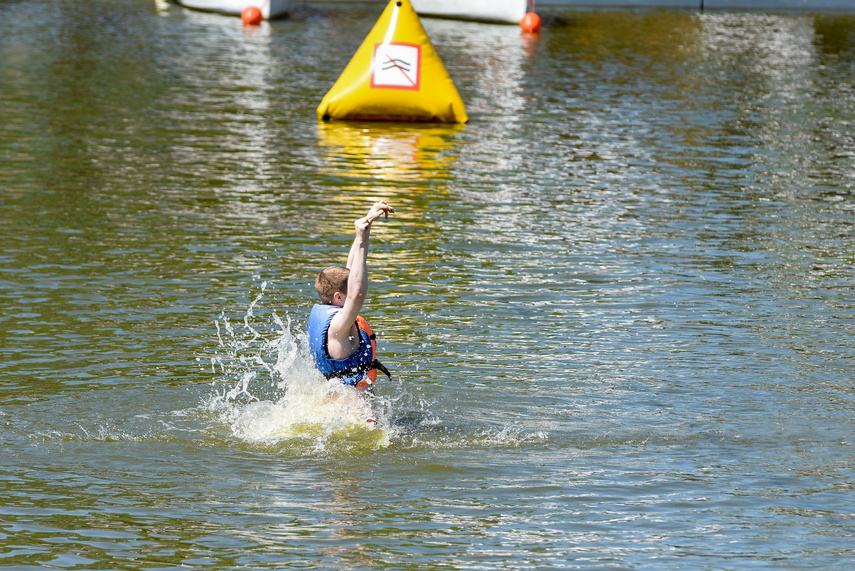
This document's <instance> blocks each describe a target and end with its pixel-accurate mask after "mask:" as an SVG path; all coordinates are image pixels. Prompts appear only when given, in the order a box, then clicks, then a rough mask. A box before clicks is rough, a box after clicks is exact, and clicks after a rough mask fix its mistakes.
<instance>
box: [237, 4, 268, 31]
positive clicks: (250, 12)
mask: <svg viewBox="0 0 855 571" xmlns="http://www.w3.org/2000/svg"><path fill="white" fill-rule="evenodd" d="M240 19H241V20H243V23H244V24H246V25H247V26H257V25H259V24H260V23H261V21H262V20H263V19H264V16H262V15H261V10H259V9H258V8H256V7H255V6H247V7H246V8H244V9H243V12H241V13H240Z"/></svg>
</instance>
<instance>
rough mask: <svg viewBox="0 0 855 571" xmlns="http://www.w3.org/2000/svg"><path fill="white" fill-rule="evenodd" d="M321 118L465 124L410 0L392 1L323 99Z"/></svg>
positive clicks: (451, 86)
mask: <svg viewBox="0 0 855 571" xmlns="http://www.w3.org/2000/svg"><path fill="white" fill-rule="evenodd" d="M318 117H319V118H321V119H323V120H329V119H346V120H352V121H427V122H434V123H465V122H466V121H468V120H469V118H468V117H467V116H466V109H465V108H464V106H463V101H462V100H461V99H460V95H459V94H458V93H457V88H456V87H454V82H453V81H452V80H451V77H450V76H449V75H448V72H447V71H446V70H445V66H444V65H442V60H440V59H439V55H437V53H436V50H434V48H433V44H431V42H430V38H428V36H427V33H426V32H425V30H424V28H423V27H422V23H421V20H419V16H418V14H416V11H415V10H413V7H412V5H411V4H410V0H392V1H391V2H389V5H388V6H386V9H385V10H384V11H383V14H381V16H380V19H379V20H377V23H376V24H375V25H374V28H372V30H371V32H370V33H369V34H368V37H366V38H365V41H363V42H362V45H361V46H360V47H359V49H358V50H356V53H355V54H354V55H353V58H352V59H351V60H350V63H349V64H347V67H345V68H344V71H343V72H342V74H341V76H340V77H339V78H338V81H336V82H335V84H334V85H333V86H332V89H330V90H329V92H328V93H327V94H326V95H325V96H324V98H323V100H321V104H320V105H319V106H318Z"/></svg>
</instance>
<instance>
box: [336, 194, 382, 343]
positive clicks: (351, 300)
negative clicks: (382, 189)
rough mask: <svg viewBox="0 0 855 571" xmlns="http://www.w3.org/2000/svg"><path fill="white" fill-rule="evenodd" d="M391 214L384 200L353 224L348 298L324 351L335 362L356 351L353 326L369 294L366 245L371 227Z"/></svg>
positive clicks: (349, 256) (348, 262) (338, 315)
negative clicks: (354, 234)
mask: <svg viewBox="0 0 855 571" xmlns="http://www.w3.org/2000/svg"><path fill="white" fill-rule="evenodd" d="M394 211H395V209H394V208H392V207H391V206H389V204H388V203H387V202H386V201H385V200H381V201H379V202H376V203H375V204H374V206H372V207H371V210H369V211H368V214H367V215H365V216H364V217H363V218H360V219H358V220H357V221H356V222H354V226H355V228H356V236H355V237H354V239H353V245H351V247H350V253H349V254H348V257H347V267H348V269H349V270H350V276H349V277H348V278H347V296H346V297H345V298H344V303H343V305H342V310H341V311H339V312H338V313H337V314H336V315H335V317H333V320H332V322H330V327H329V330H328V332H327V350H328V351H329V354H330V357H333V358H334V359H344V358H347V357H349V356H350V355H352V354H353V353H354V352H355V351H356V350H357V349H358V348H359V336H358V335H354V333H356V331H355V325H354V324H355V323H356V317H357V316H358V315H359V312H360V311H361V310H362V305H363V303H365V296H366V295H367V294H368V241H369V237H370V235H371V224H372V223H373V222H374V221H375V220H377V219H378V218H380V217H381V216H386V217H387V218H388V217H389V213H391V212H394Z"/></svg>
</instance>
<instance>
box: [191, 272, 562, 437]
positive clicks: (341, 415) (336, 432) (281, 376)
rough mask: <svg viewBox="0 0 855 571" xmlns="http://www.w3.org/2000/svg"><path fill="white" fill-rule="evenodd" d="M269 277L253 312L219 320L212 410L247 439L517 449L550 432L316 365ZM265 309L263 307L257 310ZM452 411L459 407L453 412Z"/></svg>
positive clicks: (207, 407)
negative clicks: (274, 296)
mask: <svg viewBox="0 0 855 571" xmlns="http://www.w3.org/2000/svg"><path fill="white" fill-rule="evenodd" d="M268 285H269V284H268V282H264V283H262V284H261V291H260V292H259V293H258V295H257V296H256V297H255V299H254V300H253V302H252V303H251V304H250V306H249V308H248V309H247V311H246V312H245V314H244V315H243V316H242V318H240V319H239V320H237V321H234V322H233V321H232V319H230V318H229V317H228V316H226V315H225V313H222V314H221V315H220V317H219V318H218V319H217V320H216V321H215V324H216V328H217V336H218V345H219V348H218V351H217V354H216V356H215V357H214V358H212V359H211V360H210V362H211V365H210V369H209V371H210V373H211V374H212V375H213V376H214V378H213V381H212V384H213V386H214V388H215V390H214V393H213V395H211V396H210V397H208V399H207V400H206V401H205V402H204V403H203V407H202V408H203V409H204V411H205V412H206V413H209V414H212V415H213V417H214V420H215V423H216V424H217V425H218V426H220V427H221V428H222V429H223V430H225V431H226V432H227V433H228V437H229V438H233V439H237V440H238V441H239V442H241V443H245V444H250V445H261V446H267V447H273V448H277V449H280V448H282V447H283V446H284V447H287V448H291V447H296V448H297V449H299V450H302V451H304V452H305V451H308V452H318V451H328V450H333V449H335V450H342V449H344V450H352V449H377V448H383V447H387V446H389V445H391V444H393V443H394V444H395V445H396V446H397V447H400V448H402V449H414V448H421V449H423V448H461V447H462V448H467V447H481V446H488V447H490V446H499V447H507V446H511V447H515V446H521V445H527V444H532V443H536V442H542V441H545V440H547V439H548V435H547V434H546V433H544V432H534V433H532V432H529V431H526V430H525V429H524V428H522V427H519V426H515V425H513V426H499V427H484V426H473V425H472V424H471V421H472V419H471V415H466V416H467V418H466V419H465V420H464V421H463V424H462V425H461V424H457V422H456V421H454V419H453V418H444V417H443V416H441V415H439V414H437V413H436V412H434V411H433V410H431V408H432V405H431V404H430V402H429V400H428V399H425V398H424V396H423V395H422V394H421V391H420V390H419V387H418V381H416V380H413V379H409V380H406V381H403V382H402V381H401V380H400V378H401V377H402V375H396V381H395V382H393V383H390V384H385V383H387V381H386V380H385V378H383V377H381V381H380V382H381V383H384V385H382V389H381V391H382V393H383V394H382V396H381V395H380V394H377V395H365V394H359V393H357V392H356V391H355V390H354V389H352V388H350V387H347V386H344V385H342V384H341V383H340V382H339V381H338V380H335V379H333V380H327V379H324V377H323V376H322V375H321V374H320V373H319V372H318V371H317V369H315V367H314V365H313V363H312V358H311V354H310V351H309V343H308V337H307V335H306V334H305V333H304V332H301V331H299V330H295V328H294V326H293V325H292V322H291V319H290V317H286V319H285V320H284V321H283V319H282V318H280V317H279V315H277V314H276V312H275V311H267V310H265V309H264V308H263V307H262V305H261V302H262V300H263V298H264V295H265V291H266V290H267V288H268ZM256 313H260V314H261V315H256ZM446 412H448V411H446ZM448 414H450V415H452V417H453V416H454V415H455V414H456V412H455V411H451V412H448Z"/></svg>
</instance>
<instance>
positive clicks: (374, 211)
mask: <svg viewBox="0 0 855 571" xmlns="http://www.w3.org/2000/svg"><path fill="white" fill-rule="evenodd" d="M393 212H395V209H394V208H392V207H391V206H389V203H388V202H386V201H385V200H380V201H378V202H375V203H374V206H372V207H371V210H369V211H368V214H366V215H365V217H363V218H360V219H359V220H357V221H356V229H357V230H367V229H369V228H371V223H372V222H374V221H375V220H377V219H378V218H380V217H381V216H384V217H385V218H389V214H391V213H393Z"/></svg>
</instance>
